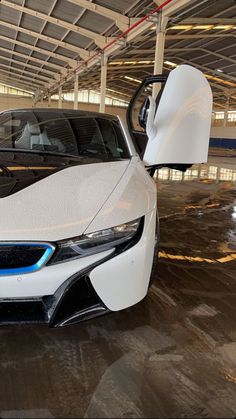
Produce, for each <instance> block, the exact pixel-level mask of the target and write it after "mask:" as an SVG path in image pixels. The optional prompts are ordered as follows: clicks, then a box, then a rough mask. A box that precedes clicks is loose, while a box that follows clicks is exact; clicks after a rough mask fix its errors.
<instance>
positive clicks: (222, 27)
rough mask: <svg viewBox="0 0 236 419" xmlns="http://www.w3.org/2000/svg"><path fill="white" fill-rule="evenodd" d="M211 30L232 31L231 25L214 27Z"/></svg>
mask: <svg viewBox="0 0 236 419" xmlns="http://www.w3.org/2000/svg"><path fill="white" fill-rule="evenodd" d="M213 29H225V30H227V29H233V25H215V26H213Z"/></svg>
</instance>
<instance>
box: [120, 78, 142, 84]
mask: <svg viewBox="0 0 236 419" xmlns="http://www.w3.org/2000/svg"><path fill="white" fill-rule="evenodd" d="M124 79H126V80H130V81H133V82H135V83H139V84H140V83H141V80H139V79H135V78H133V77H129V76H124Z"/></svg>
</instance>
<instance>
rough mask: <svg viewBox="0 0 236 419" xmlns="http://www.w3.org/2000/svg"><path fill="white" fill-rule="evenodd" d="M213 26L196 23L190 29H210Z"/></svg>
mask: <svg viewBox="0 0 236 419" xmlns="http://www.w3.org/2000/svg"><path fill="white" fill-rule="evenodd" d="M213 27H214V25H196V26H193V28H192V29H203V30H209V29H212V28H213Z"/></svg>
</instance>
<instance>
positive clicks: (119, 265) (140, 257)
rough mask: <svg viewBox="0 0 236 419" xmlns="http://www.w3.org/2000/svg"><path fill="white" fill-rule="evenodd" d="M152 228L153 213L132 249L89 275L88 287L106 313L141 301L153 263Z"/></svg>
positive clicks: (154, 220) (147, 216) (154, 214)
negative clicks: (99, 300) (96, 295)
mask: <svg viewBox="0 0 236 419" xmlns="http://www.w3.org/2000/svg"><path fill="white" fill-rule="evenodd" d="M155 226H156V209H154V210H153V211H151V212H149V213H148V214H147V215H146V217H145V227H144V232H143V235H142V238H141V240H140V241H139V242H138V243H137V244H136V245H135V246H134V247H132V248H131V249H129V250H127V251H126V252H124V253H121V254H120V255H118V256H116V257H115V258H113V259H110V260H109V261H107V262H106V263H104V264H101V265H100V266H98V267H97V268H95V269H94V270H93V271H92V272H91V274H90V279H91V282H92V285H93V287H94V288H95V290H96V292H97V294H98V295H99V297H100V298H101V300H102V301H103V302H104V303H105V305H106V306H107V307H108V308H109V309H110V310H112V311H117V310H122V309H124V308H126V307H129V306H131V305H134V304H136V303H138V302H139V301H140V300H142V299H143V298H144V297H145V295H146V293H147V290H148V284H149V279H150V273H151V268H152V261H153V253H154V240H155Z"/></svg>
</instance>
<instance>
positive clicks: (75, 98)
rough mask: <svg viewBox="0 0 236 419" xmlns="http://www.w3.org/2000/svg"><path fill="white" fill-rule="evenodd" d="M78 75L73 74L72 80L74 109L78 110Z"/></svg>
mask: <svg viewBox="0 0 236 419" xmlns="http://www.w3.org/2000/svg"><path fill="white" fill-rule="evenodd" d="M78 93H79V75H78V74H75V79H74V109H75V110H77V109H78Z"/></svg>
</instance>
